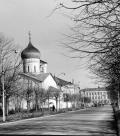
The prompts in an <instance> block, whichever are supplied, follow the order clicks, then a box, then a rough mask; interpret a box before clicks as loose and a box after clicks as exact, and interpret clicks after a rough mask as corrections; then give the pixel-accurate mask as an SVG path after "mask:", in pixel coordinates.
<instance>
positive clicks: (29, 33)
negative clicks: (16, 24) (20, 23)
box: [28, 31, 31, 42]
mask: <svg viewBox="0 0 120 136" xmlns="http://www.w3.org/2000/svg"><path fill="white" fill-rule="evenodd" d="M28 35H29V42H31V32H30V31H29V32H28Z"/></svg>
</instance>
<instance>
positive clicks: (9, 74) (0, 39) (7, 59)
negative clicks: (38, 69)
mask: <svg viewBox="0 0 120 136" xmlns="http://www.w3.org/2000/svg"><path fill="white" fill-rule="evenodd" d="M15 53H16V46H15V44H14V40H13V39H10V38H7V37H5V36H4V35H3V34H2V33H0V69H1V71H0V78H1V79H3V80H4V88H5V98H6V99H5V100H6V107H5V109H6V112H7V114H8V106H9V105H8V104H9V98H10V97H11V96H13V95H14V94H15V93H16V90H17V87H16V84H17V82H18V80H19V76H18V73H19V70H20V66H21V62H20V60H19V57H18V56H16V55H15ZM3 76H4V77H3ZM0 92H1V93H0V94H1V98H2V97H3V96H2V92H3V90H2V80H1V81H0Z"/></svg>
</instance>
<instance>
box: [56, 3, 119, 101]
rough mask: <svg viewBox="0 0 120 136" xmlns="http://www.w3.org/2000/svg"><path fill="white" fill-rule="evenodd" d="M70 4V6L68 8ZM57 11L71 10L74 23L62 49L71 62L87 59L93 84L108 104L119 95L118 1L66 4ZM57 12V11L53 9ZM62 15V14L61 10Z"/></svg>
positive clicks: (62, 4) (61, 5)
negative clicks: (98, 84) (103, 91)
mask: <svg viewBox="0 0 120 136" xmlns="http://www.w3.org/2000/svg"><path fill="white" fill-rule="evenodd" d="M70 1H71V4H70ZM70 1H69V2H68V3H69V4H68V3H67V2H65V1H62V3H60V5H59V8H64V9H67V10H69V11H71V10H72V12H70V13H72V14H71V15H69V17H70V18H71V19H72V20H73V21H74V22H75V23H74V26H73V27H71V33H70V34H68V35H67V40H66V42H65V43H63V45H64V46H65V47H66V48H67V49H70V50H71V51H72V55H73V54H74V55H73V56H71V57H72V58H87V59H88V60H89V61H88V68H89V69H90V70H91V71H92V73H94V75H95V77H96V80H98V79H100V80H98V81H99V82H101V83H104V85H105V86H106V87H107V89H108V91H109V92H110V93H109V94H110V97H111V100H112V101H116V102H117V100H118V96H119V95H118V94H119V92H120V1H119V0H92V1H91V0H70ZM57 9H58V8H57ZM64 11H65V10H64Z"/></svg>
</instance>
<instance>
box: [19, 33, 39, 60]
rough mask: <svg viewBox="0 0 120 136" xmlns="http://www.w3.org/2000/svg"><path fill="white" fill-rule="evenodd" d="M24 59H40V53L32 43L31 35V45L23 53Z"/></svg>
mask: <svg viewBox="0 0 120 136" xmlns="http://www.w3.org/2000/svg"><path fill="white" fill-rule="evenodd" d="M21 58H22V59H29V58H38V59H40V51H39V50H38V49H37V48H35V47H34V46H33V45H32V43H31V37H30V33H29V44H28V46H27V47H26V48H25V49H24V50H23V51H22V53H21Z"/></svg>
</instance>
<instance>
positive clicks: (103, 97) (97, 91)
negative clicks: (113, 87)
mask: <svg viewBox="0 0 120 136" xmlns="http://www.w3.org/2000/svg"><path fill="white" fill-rule="evenodd" d="M80 93H81V97H88V98H90V100H91V102H92V103H97V104H98V103H101V104H107V103H109V102H110V99H109V93H108V91H106V89H105V88H103V87H102V88H100V87H98V88H86V89H81V90H80Z"/></svg>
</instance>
